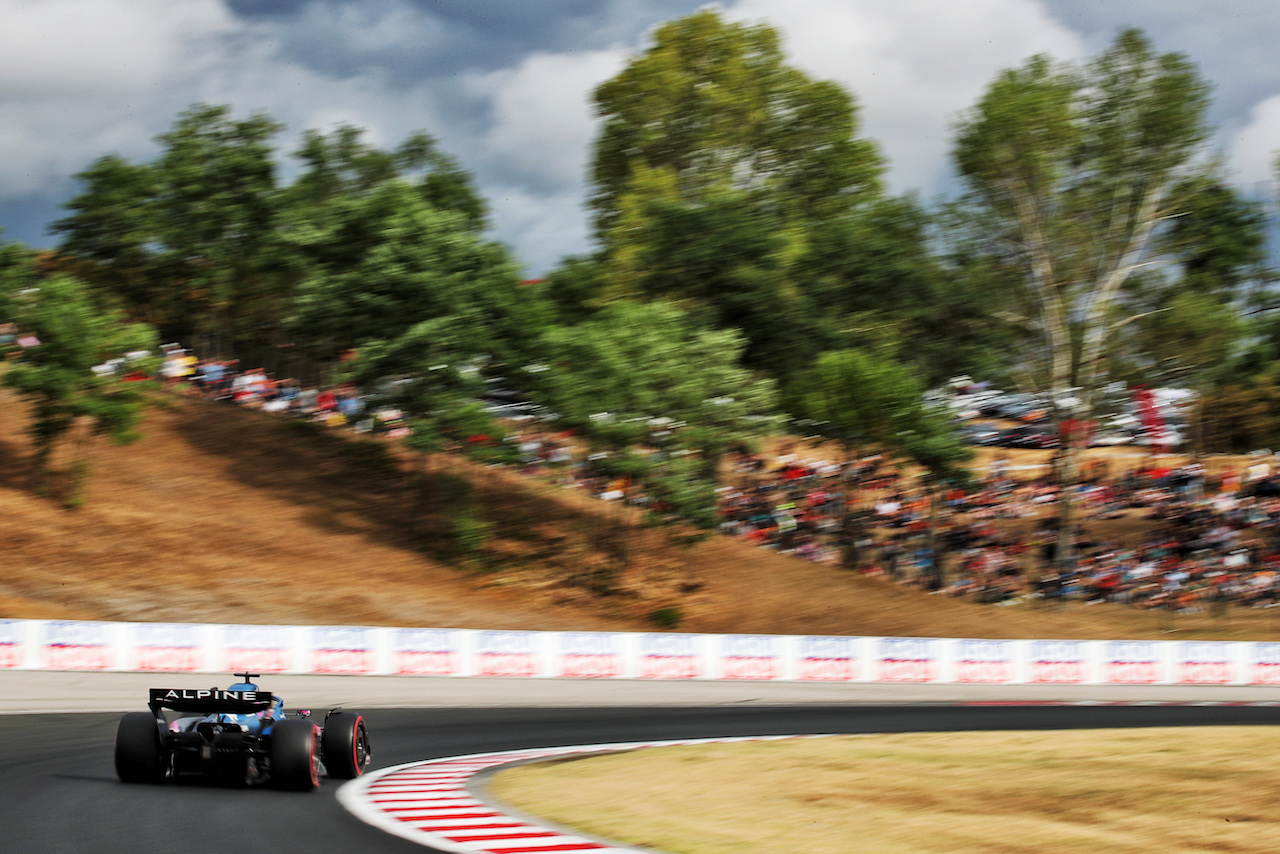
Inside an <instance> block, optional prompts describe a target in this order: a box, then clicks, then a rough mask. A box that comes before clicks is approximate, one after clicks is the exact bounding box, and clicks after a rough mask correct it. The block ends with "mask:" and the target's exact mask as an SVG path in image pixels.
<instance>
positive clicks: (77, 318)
mask: <svg viewBox="0 0 1280 854" xmlns="http://www.w3.org/2000/svg"><path fill="white" fill-rule="evenodd" d="M16 304H17V315H16V319H17V322H18V323H19V325H20V328H22V329H23V330H24V331H26V332H29V333H32V334H34V335H35V336H36V337H37V338H38V339H39V341H40V343H39V345H37V346H35V347H31V348H29V349H28V350H27V351H26V353H25V355H24V357H23V358H22V359H21V360H20V361H17V362H15V363H13V364H12V365H10V366H9V369H8V371H7V372H6V373H5V375H4V377H3V381H4V383H5V384H6V385H8V386H9V387H11V388H13V389H14V390H15V391H17V392H18V394H19V395H21V396H22V397H24V398H25V399H26V400H27V401H28V402H29V403H30V405H31V424H30V427H29V428H28V433H29V434H30V436H31V440H32V444H33V446H34V448H35V457H34V469H35V473H36V477H37V480H38V483H40V484H43V483H44V482H45V480H46V478H47V475H48V468H49V463H50V459H51V457H52V455H53V452H54V450H55V448H56V447H57V445H58V444H59V443H60V442H61V441H63V440H64V439H65V438H67V436H68V435H69V434H71V432H72V430H73V428H76V427H77V426H78V425H80V426H81V427H82V429H83V433H82V436H84V437H91V436H109V437H111V439H113V440H114V441H116V442H118V443H126V442H130V441H133V440H134V439H135V438H137V435H138V434H137V432H136V431H135V429H134V428H135V426H136V424H137V422H138V419H139V418H140V417H141V414H142V411H143V408H144V405H145V394H144V390H143V387H142V386H143V384H141V383H132V382H126V381H124V380H123V379H122V378H120V377H117V376H114V375H99V374H97V373H95V372H94V371H93V367H94V366H95V365H100V364H102V363H104V362H106V361H107V360H108V359H113V358H118V357H122V356H124V355H125V354H127V353H130V352H134V351H150V350H152V348H154V347H155V344H156V341H155V333H154V331H153V330H152V329H151V328H150V327H148V326H146V325H144V324H136V323H135V324H130V323H126V322H125V321H124V320H123V318H121V317H120V315H119V314H117V313H115V312H111V311H102V310H101V309H100V308H99V307H98V306H97V305H95V304H94V303H93V301H92V300H91V299H90V298H89V295H88V293H87V291H86V288H85V286H84V284H83V283H81V282H79V281H77V280H75V279H73V278H70V277H68V276H61V275H56V276H52V277H49V278H47V279H44V280H43V281H41V282H39V284H38V286H37V287H35V288H32V289H29V290H28V291H27V292H26V293H25V294H21V295H19V298H18V299H17V300H16ZM86 474H87V460H85V459H84V457H83V456H82V457H81V459H79V460H77V461H76V463H75V465H74V466H73V483H72V490H71V492H70V494H69V495H68V496H67V500H68V502H69V503H73V504H74V503H78V502H79V501H80V500H81V497H82V496H81V490H82V489H83V486H84V480H85V476H86Z"/></svg>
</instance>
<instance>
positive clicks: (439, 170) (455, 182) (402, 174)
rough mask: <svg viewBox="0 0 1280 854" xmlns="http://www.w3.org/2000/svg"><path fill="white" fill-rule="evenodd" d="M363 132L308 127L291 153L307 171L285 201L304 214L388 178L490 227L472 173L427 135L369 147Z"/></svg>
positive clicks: (474, 227) (475, 225)
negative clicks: (388, 148)
mask: <svg viewBox="0 0 1280 854" xmlns="http://www.w3.org/2000/svg"><path fill="white" fill-rule="evenodd" d="M363 136H364V131H363V130H362V129H360V128H357V127H353V126H351V125H339V126H338V127H337V128H336V129H334V130H333V131H332V132H330V133H329V134H327V135H326V134H322V133H320V132H319V131H315V130H308V131H307V132H306V133H305V134H304V135H303V141H302V145H301V147H299V149H298V150H297V151H295V152H294V154H293V156H294V157H295V158H297V159H298V160H301V161H302V162H303V163H304V164H305V165H306V170H305V171H304V172H303V173H302V174H301V175H300V176H299V177H298V179H297V181H295V182H294V184H293V185H292V186H291V187H289V189H288V191H287V192H286V197H287V200H286V204H287V205H289V206H291V207H293V208H294V209H295V211H296V212H298V213H301V214H302V215H303V216H304V217H306V216H307V215H308V214H309V213H311V211H308V208H313V207H314V206H318V205H323V204H324V203H326V202H330V201H333V200H335V199H337V198H340V197H344V196H361V195H365V194H368V193H370V192H372V191H374V190H375V189H376V188H377V187H378V186H380V185H381V184H383V183H385V182H387V181H392V180H396V181H405V182H408V183H412V184H414V185H415V186H416V187H417V188H418V191H419V193H420V194H421V195H422V198H423V199H424V200H425V201H427V202H429V203H430V204H431V205H432V206H433V207H436V208H438V209H440V210H446V211H453V212H454V213H458V214H461V215H462V217H463V218H464V220H465V221H466V223H467V227H468V228H469V229H470V230H471V231H474V232H477V233H479V232H481V231H483V230H484V229H485V228H487V227H488V216H489V213H488V205H487V204H486V203H485V201H484V199H483V198H481V197H480V194H479V193H478V192H477V191H476V189H475V185H474V184H473V183H472V180H471V176H470V175H468V174H467V173H466V172H465V171H463V170H462V169H461V168H459V166H458V164H457V162H456V161H455V160H454V159H453V158H452V157H450V156H448V155H447V154H445V153H443V152H441V151H440V150H439V147H438V145H437V144H436V141H435V140H434V139H433V138H432V137H431V136H430V135H429V134H426V133H422V132H419V133H415V134H412V135H410V136H409V137H408V138H407V139H406V140H405V141H404V142H402V143H400V145H398V146H397V147H396V148H395V149H394V150H392V151H382V150H380V149H377V148H374V147H372V146H370V145H368V144H367V143H365V142H364V141H363V139H362V138H361V137H363Z"/></svg>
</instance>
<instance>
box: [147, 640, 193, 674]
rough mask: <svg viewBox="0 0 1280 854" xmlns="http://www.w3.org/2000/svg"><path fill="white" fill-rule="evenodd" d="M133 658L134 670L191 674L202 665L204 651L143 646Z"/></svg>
mask: <svg viewBox="0 0 1280 854" xmlns="http://www.w3.org/2000/svg"><path fill="white" fill-rule="evenodd" d="M134 657H135V661H134V665H133V669H134V670H150V671H157V672H160V671H167V672H170V673H191V672H193V671H196V670H199V669H200V667H201V665H203V664H204V650H202V649H200V648H198V647H190V646H172V647H170V646H143V647H139V648H138V649H136V650H134Z"/></svg>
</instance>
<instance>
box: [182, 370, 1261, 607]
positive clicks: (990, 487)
mask: <svg viewBox="0 0 1280 854" xmlns="http://www.w3.org/2000/svg"><path fill="white" fill-rule="evenodd" d="M161 376H162V378H163V380H164V382H165V383H167V384H169V385H171V386H180V387H181V388H182V389H183V390H184V391H186V392H187V393H190V394H195V395H199V396H202V397H205V398H207V399H210V400H218V401H225V402H228V403H231V404H234V405H236V406H243V407H249V408H256V409H261V410H263V411H265V412H274V413H282V414H288V415H292V416H295V417H299V418H306V419H311V420H315V421H319V422H322V423H324V424H326V425H330V426H349V427H351V428H352V429H354V430H356V431H358V432H361V433H368V434H373V435H377V436H384V437H387V438H398V437H402V436H405V435H408V433H409V427H408V426H407V425H406V424H405V421H404V416H403V413H402V412H400V411H399V410H398V409H395V408H394V407H392V406H385V405H382V406H379V405H374V404H372V403H371V400H372V399H371V398H370V397H369V396H368V395H365V394H363V393H361V391H360V390H359V389H357V388H356V387H354V386H353V385H350V384H341V385H338V386H337V387H334V388H314V387H303V386H302V385H300V384H299V383H298V382H297V381H295V380H292V379H282V380H277V379H275V378H273V377H272V376H271V375H270V374H269V373H268V372H266V371H264V370H262V369H261V368H256V367H255V368H242V367H241V366H240V365H239V364H238V363H236V362H235V361H220V360H215V359H196V358H194V357H193V356H192V355H191V354H190V353H189V352H188V351H186V350H183V349H182V348H180V347H172V346H171V347H169V348H168V349H167V351H166V355H165V360H164V364H163V366H162V368H161ZM509 423H510V424H511V425H512V429H513V432H512V435H511V436H510V437H508V438H507V439H506V441H508V442H510V443H511V444H512V445H513V446H514V454H513V455H512V456H513V457H514V458H516V459H517V460H518V461H519V465H520V466H521V467H522V468H523V470H524V471H526V472H528V473H530V474H551V475H553V476H554V477H556V478H557V479H558V480H559V481H560V482H561V483H563V484H564V485H566V486H570V487H573V488H578V489H582V490H585V491H587V492H589V493H590V494H592V495H594V496H595V497H597V498H600V499H602V500H616V501H625V502H627V503H630V504H634V505H637V506H641V507H645V506H650V504H651V502H650V498H649V496H647V495H645V494H644V493H643V491H642V490H641V489H640V487H638V486H637V485H636V484H633V483H632V482H630V481H629V480H628V479H627V478H620V477H616V476H610V475H609V474H607V467H604V466H602V465H600V463H601V457H602V456H603V455H602V454H599V453H596V454H587V453H579V452H578V450H577V448H576V445H575V443H574V441H573V436H572V434H571V433H570V432H566V431H558V430H557V429H555V427H554V425H551V424H547V423H543V422H542V421H541V420H540V419H538V418H536V417H533V416H521V417H517V418H515V419H509ZM669 429H670V428H669V427H668V426H667V425H665V424H662V423H659V424H657V425H656V426H655V428H654V435H653V436H652V437H651V439H652V442H651V446H652V447H653V448H661V447H662V444H663V442H662V440H663V438H664V436H663V434H664V433H665V432H667V431H668V430H669ZM469 441H477V442H488V441H493V440H492V439H491V438H490V437H488V436H475V437H472V438H471V439H470V440H469ZM796 448H797V446H794V445H793V446H784V447H783V448H782V450H781V452H780V453H778V454H776V455H773V456H771V457H766V456H765V455H763V454H760V453H753V452H751V451H750V450H749V449H746V448H739V449H737V451H736V452H735V453H733V454H731V455H730V457H729V459H728V461H727V463H726V464H725V466H724V467H723V474H724V477H723V483H722V485H721V486H720V488H719V489H718V499H717V507H716V510H717V519H718V521H719V528H720V531H721V533H723V534H725V535H728V536H733V537H738V538H741V539H743V540H746V541H747V542H750V543H753V544H755V545H757V546H759V547H761V548H768V549H773V550H777V551H779V552H782V553H786V554H791V555H795V556H797V557H800V558H804V559H807V560H812V561H817V562H821V563H827V564H839V565H843V566H846V567H848V568H850V569H852V570H855V571H859V572H864V573H867V574H871V575H880V576H885V577H887V578H890V579H893V580H896V581H898V582H901V583H903V584H910V585H917V586H920V587H923V588H926V589H928V590H930V591H932V592H934V593H937V594H939V595H944V596H956V597H968V598H972V599H974V600H976V601H980V602H984V603H991V604H1011V603H1016V602H1022V601H1033V602H1037V603H1040V604H1042V605H1044V606H1054V607H1061V606H1063V605H1065V604H1067V603H1073V602H1078V603H1102V602H1111V603H1119V604H1123V605H1127V606H1131V607H1134V608H1142V609H1155V608H1166V609H1171V610H1192V611H1194V610H1203V609H1207V608H1212V607H1219V606H1221V605H1223V604H1227V603H1235V604H1238V605H1244V606H1252V607H1273V606H1275V605H1276V604H1277V603H1278V602H1280V538H1278V537H1277V532H1278V531H1280V477H1278V476H1277V474H1276V472H1275V471H1273V463H1272V460H1271V459H1270V457H1269V456H1259V457H1257V458H1256V459H1255V460H1254V462H1253V464H1252V465H1250V466H1248V467H1247V468H1245V470H1243V471H1241V472H1223V473H1217V474H1213V475H1211V474H1210V473H1209V472H1208V471H1207V470H1206V468H1205V467H1204V466H1203V465H1202V464H1200V463H1199V462H1195V461H1192V462H1189V463H1187V464H1185V465H1181V466H1177V467H1165V466H1160V465H1158V464H1156V462H1155V460H1156V459H1157V458H1147V459H1146V463H1147V464H1146V465H1145V466H1142V467H1139V468H1134V469H1128V470H1125V471H1123V472H1121V473H1119V474H1116V475H1114V476H1113V475H1111V473H1110V472H1109V470H1108V467H1107V466H1106V465H1105V464H1101V463H1097V462H1096V461H1095V463H1094V464H1093V465H1092V467H1091V468H1090V469H1089V470H1088V471H1087V472H1086V477H1085V479H1084V480H1083V481H1082V482H1081V483H1080V484H1079V485H1078V487H1076V489H1077V494H1076V496H1075V500H1076V503H1077V506H1078V507H1079V508H1080V512H1081V518H1082V520H1083V521H1085V522H1086V523H1087V524H1085V525H1082V526H1080V531H1081V533H1079V534H1078V535H1077V541H1076V543H1075V547H1074V549H1073V550H1072V554H1071V555H1069V556H1068V559H1067V560H1063V561H1059V560H1057V559H1056V558H1057V554H1056V551H1057V545H1058V534H1057V530H1056V528H1055V518H1056V515H1057V505H1058V499H1059V497H1060V496H1059V494H1058V491H1059V489H1058V487H1057V486H1056V485H1055V484H1054V483H1053V482H1052V481H1051V478H1050V477H1049V474H1048V468H1049V467H1048V466H1042V467H1038V468H1037V467H1021V468H1019V469H1018V470H1015V469H1014V467H1013V466H1011V465H1010V463H1009V461H1008V459H1007V458H1006V457H1004V456H996V457H995V458H994V459H993V460H992V461H991V462H990V463H989V465H988V466H987V467H986V470H985V471H984V472H982V473H981V477H980V479H978V480H977V481H976V482H974V483H971V484H968V485H964V486H961V485H956V486H954V487H951V488H948V489H945V490H941V491H937V492H935V491H930V490H926V489H924V488H923V487H922V485H921V484H920V483H919V482H917V481H916V480H915V479H914V478H913V477H911V476H910V474H909V473H908V472H906V471H905V470H903V469H902V468H900V467H899V466H898V465H896V464H894V463H892V462H891V461H890V460H889V459H887V458H885V457H882V456H880V455H869V456H864V457H861V458H858V459H855V460H849V461H834V460H830V459H805V458H803V457H802V456H801V455H800V454H798V453H797V452H796ZM1107 522H1112V523H1113V524H1112V525H1110V526H1108V525H1107V524H1104V523H1107ZM1126 523H1127V524H1126ZM1086 531H1087V532H1090V533H1084V532H1086ZM1108 531H1110V532H1114V536H1110V537H1108V536H1105V535H1104V533H1103V532H1108Z"/></svg>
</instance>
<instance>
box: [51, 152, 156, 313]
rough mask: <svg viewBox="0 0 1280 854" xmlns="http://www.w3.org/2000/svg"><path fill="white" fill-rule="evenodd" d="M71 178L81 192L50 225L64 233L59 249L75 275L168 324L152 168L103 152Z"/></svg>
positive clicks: (105, 294) (104, 294) (108, 296)
mask: <svg viewBox="0 0 1280 854" xmlns="http://www.w3.org/2000/svg"><path fill="white" fill-rule="evenodd" d="M75 177H76V179H77V180H78V181H79V182H80V183H81V184H82V185H83V186H84V191H83V192H82V193H80V195H78V196H76V197H75V198H74V199H72V200H71V201H70V202H68V203H67V205H66V207H67V208H68V210H70V211H71V214H70V215H69V216H67V217H65V218H63V219H60V220H58V221H57V222H55V223H54V224H53V228H52V230H53V231H54V233H56V234H62V235H64V237H63V240H62V243H61V244H60V245H59V247H58V251H59V253H61V254H63V255H68V256H71V257H72V258H73V259H75V260H76V261H77V262H78V263H77V265H76V268H75V269H76V273H77V275H78V276H80V277H81V278H83V279H84V281H85V282H86V283H87V284H89V285H90V286H92V287H93V289H94V291H95V292H96V293H97V294H99V295H101V296H102V297H104V298H106V299H109V300H110V301H112V302H116V303H118V304H120V305H122V306H123V307H124V308H125V309H126V310H127V311H130V312H132V313H134V314H135V315H136V316H137V317H138V318H139V319H141V320H143V321H145V322H147V323H153V324H156V323H158V324H164V323H166V322H167V321H168V317H167V316H166V314H165V312H164V311H162V310H161V307H162V306H163V305H164V304H166V303H167V302H168V295H166V294H165V293H164V288H165V286H164V283H163V282H162V280H161V279H160V278H159V277H158V276H157V270H156V249H157V244H156V239H157V225H158V223H157V222H156V215H157V212H156V209H155V205H154V200H155V194H156V174H155V169H153V168H152V167H151V166H150V165H137V164H133V163H130V162H129V161H127V160H125V159H124V158H122V157H119V156H117V155H105V156H103V157H99V158H98V159H97V160H95V161H94V162H93V164H92V165H90V166H89V168H88V169H86V170H85V171H83V172H81V173H79V174H77V175H76V176H75Z"/></svg>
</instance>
